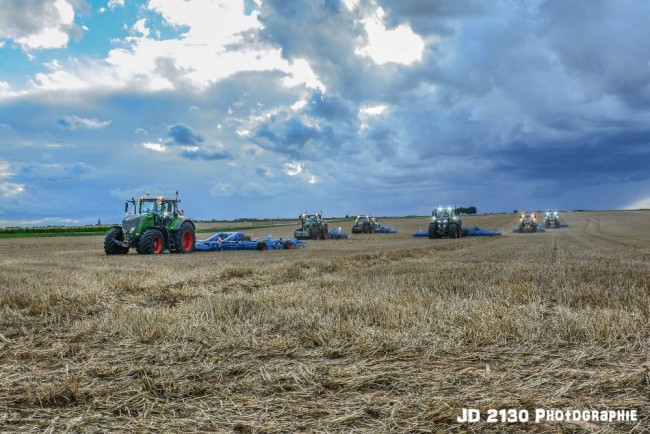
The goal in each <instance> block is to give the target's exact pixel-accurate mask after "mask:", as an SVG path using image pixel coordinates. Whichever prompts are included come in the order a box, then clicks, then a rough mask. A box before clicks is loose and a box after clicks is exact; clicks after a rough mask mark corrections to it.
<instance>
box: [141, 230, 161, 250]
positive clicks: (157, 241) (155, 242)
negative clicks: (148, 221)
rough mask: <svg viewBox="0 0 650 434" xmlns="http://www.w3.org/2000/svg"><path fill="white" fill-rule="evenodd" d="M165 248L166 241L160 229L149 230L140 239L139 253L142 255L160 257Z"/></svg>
mask: <svg viewBox="0 0 650 434" xmlns="http://www.w3.org/2000/svg"><path fill="white" fill-rule="evenodd" d="M164 246H165V239H164V237H163V234H162V232H160V230H158V229H147V230H146V231H144V233H143V234H142V236H141V237H140V243H139V244H138V253H140V254H142V255H159V254H160V253H162V251H163V248H164Z"/></svg>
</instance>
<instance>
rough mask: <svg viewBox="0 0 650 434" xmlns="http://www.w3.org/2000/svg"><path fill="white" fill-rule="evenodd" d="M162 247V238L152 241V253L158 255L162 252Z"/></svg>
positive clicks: (157, 237)
mask: <svg viewBox="0 0 650 434" xmlns="http://www.w3.org/2000/svg"><path fill="white" fill-rule="evenodd" d="M162 247H163V243H162V238H160V237H159V236H155V237H153V239H152V240H151V251H152V252H154V253H155V254H156V255H157V254H159V253H160V252H162Z"/></svg>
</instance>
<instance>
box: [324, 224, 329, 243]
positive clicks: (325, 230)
mask: <svg viewBox="0 0 650 434" xmlns="http://www.w3.org/2000/svg"><path fill="white" fill-rule="evenodd" d="M329 237H330V228H329V226H328V225H325V228H324V229H323V239H324V240H326V239H328V238H329Z"/></svg>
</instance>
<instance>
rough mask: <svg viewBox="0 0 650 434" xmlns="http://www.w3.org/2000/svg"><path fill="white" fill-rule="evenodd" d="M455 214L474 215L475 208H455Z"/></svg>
mask: <svg viewBox="0 0 650 434" xmlns="http://www.w3.org/2000/svg"><path fill="white" fill-rule="evenodd" d="M456 214H465V215H476V207H475V206H468V207H457V208H456Z"/></svg>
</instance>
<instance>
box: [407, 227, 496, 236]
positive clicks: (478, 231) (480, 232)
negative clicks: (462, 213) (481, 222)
mask: <svg viewBox="0 0 650 434" xmlns="http://www.w3.org/2000/svg"><path fill="white" fill-rule="evenodd" d="M461 235H462V236H463V237H497V236H499V235H501V232H500V231H493V230H491V229H485V228H482V227H480V226H473V227H471V228H463V230H462V231H461ZM413 236H414V237H420V238H427V237H428V236H429V230H428V229H422V230H421V231H415V232H413Z"/></svg>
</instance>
